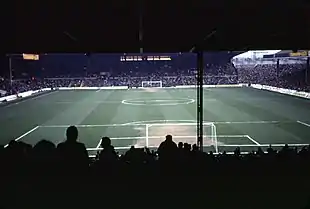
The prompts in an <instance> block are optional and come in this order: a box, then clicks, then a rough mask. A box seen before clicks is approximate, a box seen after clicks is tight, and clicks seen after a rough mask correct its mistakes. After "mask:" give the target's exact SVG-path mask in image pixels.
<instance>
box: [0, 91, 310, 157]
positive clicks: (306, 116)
mask: <svg viewBox="0 0 310 209" xmlns="http://www.w3.org/2000/svg"><path fill="white" fill-rule="evenodd" d="M196 105H197V103H196V89H164V88H158V89H130V90H66V91H54V92H49V93H47V94H43V95H40V96H37V97H33V98H29V99H26V100H22V101H19V102H16V103H11V104H8V105H5V106H1V107H0V115H1V117H0V127H1V132H0V143H1V144H3V145H6V144H8V142H9V141H10V140H12V139H14V140H18V141H23V142H26V143H29V144H32V145H34V144H36V143H37V142H38V141H40V140H41V139H47V140H50V141H52V142H53V143H55V144H58V143H59V142H62V141H64V139H65V131H66V128H67V127H68V126H70V125H76V126H77V127H78V129H79V141H81V142H83V143H84V144H85V145H86V147H87V148H88V150H89V153H90V154H93V153H94V152H95V151H94V150H95V149H96V148H98V147H99V145H100V139H101V138H102V137H103V136H108V137H110V138H111V140H112V144H113V146H114V147H115V148H116V149H117V150H119V152H122V151H123V150H127V149H128V148H130V146H132V145H135V146H136V147H144V146H148V147H151V148H155V147H157V146H158V145H159V144H160V143H161V142H162V141H163V140H164V138H165V135H167V134H171V135H172V136H173V137H174V141H175V142H176V143H178V142H179V141H182V142H188V143H191V144H194V143H196V141H197V139H196V128H197V127H196V126H197V125H196V118H197V113H196ZM309 107H310V100H306V99H301V98H296V97H292V96H286V95H281V94H278V93H273V92H267V91H263V90H256V89H253V88H248V87H242V88H241V87H240V88H237V87H236V88H206V89H204V105H203V111H204V126H203V127H204V129H203V132H204V138H203V141H204V146H205V147H204V148H205V150H206V151H211V150H212V151H223V150H226V151H228V152H230V151H233V150H234V149H235V147H237V146H238V147H240V148H241V151H251V150H253V149H256V147H258V146H261V147H262V148H264V149H266V148H268V146H269V144H272V145H273V146H274V147H279V148H280V147H282V146H284V144H289V145H292V146H298V147H301V146H304V145H307V144H309V143H310V108H309Z"/></svg>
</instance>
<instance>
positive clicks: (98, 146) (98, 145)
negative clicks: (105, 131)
mask: <svg viewBox="0 0 310 209" xmlns="http://www.w3.org/2000/svg"><path fill="white" fill-rule="evenodd" d="M101 142H102V139H100V141H99V143H98V144H97V147H96V148H97V149H98V148H100V145H101Z"/></svg>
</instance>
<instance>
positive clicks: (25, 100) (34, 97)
mask: <svg viewBox="0 0 310 209" xmlns="http://www.w3.org/2000/svg"><path fill="white" fill-rule="evenodd" d="M55 92H57V91H52V92H49V93H45V94H42V95H39V96H33V97H30V98H26V99H24V100H21V101H19V102H14V103H12V104H9V105H6V106H4V107H5V108H7V107H12V106H14V105H18V104H20V103H23V102H27V101H30V100H34V99H38V98H41V97H45V96H48V95H50V94H52V93H55Z"/></svg>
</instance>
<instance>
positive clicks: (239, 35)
mask: <svg viewBox="0 0 310 209" xmlns="http://www.w3.org/2000/svg"><path fill="white" fill-rule="evenodd" d="M103 2H104V4H103ZM263 2H264V1H263ZM263 2H262V0H261V1H259V2H258V1H246V0H239V1H238V2H235V1H229V0H222V1H200V0H199V1H198V0H194V1H161V0H158V1H146V0H138V1H125V0H119V1H115V0H107V1H81V2H80V1H76V2H74V3H73V2H71V3H60V2H58V1H55V2H53V3H48V5H47V3H45V1H40V2H38V1H36V2H35V4H34V6H31V7H30V6H29V4H30V2H29V1H19V3H18V4H17V3H16V4H14V5H15V8H14V9H15V11H13V12H9V13H8V14H14V18H12V15H10V17H8V18H7V21H8V24H7V25H14V30H5V31H4V33H5V35H6V39H5V42H6V47H7V50H8V51H14V52H16V51H23V52H39V51H40V52H41V51H44V52H46V51H48V52H52V51H53V52H59V51H89V52H93V51H100V52H141V51H143V52H180V51H181V52H188V51H190V50H192V51H195V49H197V46H200V47H201V48H202V49H204V50H214V49H216V50H218V49H225V50H227V49H228V50H236V49H238V50H245V51H248V50H249V49H269V48H273V49H275V48H281V49H295V48H296V49H301V48H309V47H308V46H307V45H310V42H309V37H310V30H309V28H310V12H309V11H310V8H309V6H308V5H306V4H303V3H301V1H293V0H290V1H281V3H279V2H278V1H273V0H271V1H268V3H267V4H265V3H263ZM56 14H57V15H56ZM297 23H298V24H297Z"/></svg>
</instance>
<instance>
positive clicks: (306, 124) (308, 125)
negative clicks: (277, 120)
mask: <svg viewBox="0 0 310 209" xmlns="http://www.w3.org/2000/svg"><path fill="white" fill-rule="evenodd" d="M297 123H300V124H302V125H304V126H307V127H310V124H308V123H305V122H302V121H299V120H298V121H297Z"/></svg>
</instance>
